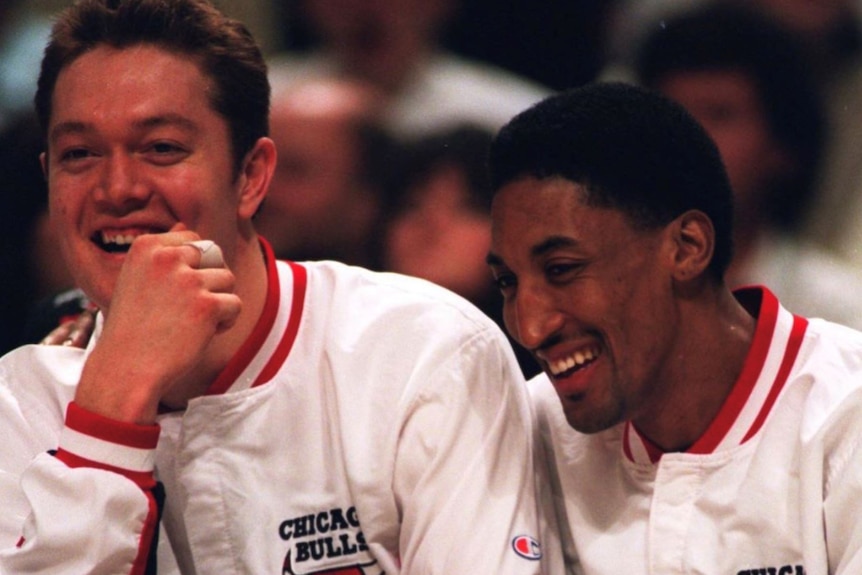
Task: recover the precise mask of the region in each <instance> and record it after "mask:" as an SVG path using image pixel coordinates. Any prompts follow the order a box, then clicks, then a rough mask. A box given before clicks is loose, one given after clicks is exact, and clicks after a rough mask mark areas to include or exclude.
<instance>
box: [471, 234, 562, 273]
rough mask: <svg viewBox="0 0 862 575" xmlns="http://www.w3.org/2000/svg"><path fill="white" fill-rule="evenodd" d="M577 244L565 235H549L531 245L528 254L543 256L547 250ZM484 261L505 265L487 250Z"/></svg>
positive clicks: (490, 263)
mask: <svg viewBox="0 0 862 575" xmlns="http://www.w3.org/2000/svg"><path fill="white" fill-rule="evenodd" d="M577 245H578V240H576V239H573V238H570V237H567V236H551V237H549V238H546V239H545V240H543V241H542V242H541V243H539V244H537V245H535V246H533V248H532V249H531V250H530V255H531V256H532V257H534V258H536V257H539V256H543V255H545V254H546V253H548V252H551V251H553V250H555V249H558V248H563V247H566V248H570V247H575V246H577ZM485 263H486V264H488V265H489V266H501V265H505V264H504V263H503V258H501V257H500V256H498V255H497V254H495V253H494V252H488V255H487V256H485Z"/></svg>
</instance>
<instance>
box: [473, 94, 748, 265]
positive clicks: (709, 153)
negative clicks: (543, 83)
mask: <svg viewBox="0 0 862 575" xmlns="http://www.w3.org/2000/svg"><path fill="white" fill-rule="evenodd" d="M489 167H490V173H491V184H492V187H493V189H494V190H499V189H500V188H502V187H503V186H505V185H506V184H508V183H510V182H513V181H515V180H518V179H521V178H524V177H533V178H537V179H548V178H554V177H561V178H564V179H566V180H569V181H571V182H573V183H576V184H580V185H581V186H583V187H584V188H585V191H586V194H587V199H586V201H587V202H588V204H589V205H592V206H596V207H603V208H611V209H616V210H620V211H622V212H623V213H625V214H626V215H627V217H629V219H630V221H631V222H632V223H633V224H634V225H637V226H641V227H643V228H645V229H648V228H656V227H661V226H664V225H666V224H668V223H670V222H671V221H672V220H673V219H674V218H676V217H678V216H680V215H681V214H683V213H685V212H686V211H688V210H699V211H701V212H703V213H704V214H706V215H707V216H708V217H709V219H710V220H711V221H712V225H713V228H714V230H715V244H716V245H715V251H714V254H713V257H712V260H711V262H710V272H711V274H712V275H713V277H714V279H717V280H721V278H722V277H723V275H724V272H725V270H726V269H727V266H728V264H729V263H730V260H731V256H732V252H733V242H732V239H731V236H732V218H733V199H732V192H731V187H730V182H729V180H728V177H727V173H726V172H725V169H724V164H723V163H722V161H721V156H720V155H719V152H718V149H717V148H716V146H715V144H714V143H713V141H712V140H711V139H710V137H709V135H708V134H707V133H706V131H705V130H704V129H703V128H702V127H701V126H700V124H698V122H697V121H696V120H695V119H694V118H693V117H692V116H691V115H690V114H689V113H688V112H686V111H685V109H683V108H682V106H680V105H678V104H676V103H675V102H672V101H671V100H669V99H668V98H665V97H664V96H662V95H660V94H658V93H656V92H653V91H652V90H648V89H646V88H641V87H637V86H634V85H630V84H625V83H618V82H611V83H601V82H600V83H593V84H588V85H586V86H582V87H579V88H575V89H572V90H568V91H565V92H562V93H559V94H556V95H553V96H550V97H548V98H546V99H545V100H543V101H541V102H539V103H537V104H535V105H534V106H532V107H530V108H528V109H527V110H525V111H523V112H521V113H520V114H518V115H517V116H515V117H514V118H513V119H512V120H510V121H509V123H508V124H506V125H505V126H504V127H503V128H502V129H501V130H500V131H499V132H498V134H497V135H496V137H495V138H494V141H493V142H492V144H491V150H490V156H489Z"/></svg>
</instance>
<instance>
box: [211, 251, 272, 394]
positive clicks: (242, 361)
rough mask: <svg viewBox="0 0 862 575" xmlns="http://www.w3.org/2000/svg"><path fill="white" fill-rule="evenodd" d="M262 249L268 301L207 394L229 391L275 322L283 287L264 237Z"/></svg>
mask: <svg viewBox="0 0 862 575" xmlns="http://www.w3.org/2000/svg"><path fill="white" fill-rule="evenodd" d="M259 241H260V246H261V249H262V250H263V256H264V260H265V262H266V276H267V287H266V301H265V302H264V304H263V312H262V313H261V314H260V318H259V319H258V320H257V324H256V325H255V326H254V329H253V330H252V332H251V335H249V337H248V339H246V340H245V341H244V342H243V344H242V346H240V348H239V350H238V351H237V352H236V353H235V354H234V356H233V357H232V358H231V359H230V361H229V362H228V364H227V365H226V366H225V368H224V369H223V370H222V372H221V373H220V374H219V376H218V377H217V378H216V380H215V381H214V382H213V383H212V385H210V387H209V389H208V390H207V392H206V395H219V394H222V393H224V392H225V391H227V390H228V389H229V388H230V386H231V385H233V382H234V381H236V379H237V378H238V377H239V376H240V374H241V373H242V372H243V371H245V369H246V368H247V367H248V365H249V363H251V361H252V359H254V356H255V354H256V353H257V351H258V350H259V349H260V347H261V345H263V342H264V341H265V340H266V338H267V336H268V335H269V332H270V330H272V326H273V324H274V323H275V317H276V314H277V313H278V304H279V298H280V294H281V288H280V286H279V282H278V271H277V270H276V265H275V256H274V255H273V252H272V247H270V245H269V243H268V242H267V241H266V240H264V239H263V238H259Z"/></svg>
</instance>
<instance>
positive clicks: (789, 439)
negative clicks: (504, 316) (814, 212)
mask: <svg viewBox="0 0 862 575" xmlns="http://www.w3.org/2000/svg"><path fill="white" fill-rule="evenodd" d="M736 295H737V297H738V298H739V299H740V301H742V302H743V303H744V304H746V307H747V308H748V309H749V311H750V312H752V313H753V314H754V315H755V316H756V317H757V327H756V331H755V335H754V339H753V343H752V347H751V350H750V352H749V354H748V357H747V358H746V361H745V364H744V367H743V371H742V373H741V375H740V377H739V379H738V381H737V382H736V384H735V386H734V388H733V390H732V391H731V393H730V395H729V396H728V398H727V400H726V401H725V404H724V406H723V407H722V408H721V410H720V412H719V414H718V415H717V417H716V418H715V420H714V421H713V422H712V423H711V424H710V426H709V427H708V429H707V430H706V432H705V433H704V434H703V436H702V437H701V438H700V439H699V440H698V441H697V442H696V443H695V444H694V445H693V446H692V447H691V448H690V449H689V450H688V451H687V452H685V453H661V452H660V451H659V450H658V449H657V448H656V447H655V446H654V445H651V444H650V442H649V441H648V440H646V439H645V438H643V437H641V436H640V435H639V434H638V432H637V429H635V428H634V427H633V426H632V425H631V424H630V423H626V424H622V425H619V426H617V427H614V428H612V429H610V430H607V431H605V432H601V433H598V434H595V435H584V434H580V433H578V432H576V431H574V430H573V429H571V427H569V425H568V424H567V422H566V419H565V417H564V415H563V413H562V410H561V408H560V402H559V399H558V398H557V396H556V393H555V392H554V390H553V388H552V387H551V383H550V382H549V381H548V379H547V378H546V377H544V376H539V377H537V378H534V379H533V380H531V382H530V388H531V393H532V394H533V398H534V400H535V405H536V408H537V412H538V413H537V417H538V418H539V427H540V432H541V434H542V436H543V439H544V441H545V442H546V443H547V444H548V445H549V446H550V447H549V450H550V451H549V452H550V453H552V454H553V455H552V457H551V458H550V465H551V468H552V469H553V470H554V471H553V475H554V483H555V497H556V499H557V502H556V506H557V510H558V511H559V513H560V521H561V525H563V531H564V532H565V534H564V539H565V543H564V545H565V547H567V554H568V562H569V564H570V565H571V566H572V567H571V569H572V572H574V573H584V574H588V575H596V574H614V575H618V574H620V573H626V574H627V575H639V574H646V573H650V574H655V575H658V574H660V575H673V574H677V573H680V574H681V573H686V574H694V573H698V574H719V573H721V574H726V575H761V574H763V575H803V574H807V575H825V574H827V573H831V574H847V575H856V574H858V573H862V521H860V509H862V451H860V449H862V389H860V388H862V333H859V332H856V331H853V330H851V329H849V328H845V327H842V326H839V325H837V324H833V323H828V322H825V321H823V320H806V319H804V318H802V317H798V316H794V315H792V314H790V313H789V312H788V311H787V310H785V309H784V308H782V307H781V306H780V305H779V303H778V300H777V299H776V298H775V296H774V295H773V294H772V293H771V292H769V291H768V290H766V289H763V288H759V289H754V290H748V291H744V292H737V294H736Z"/></svg>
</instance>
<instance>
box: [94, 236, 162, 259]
mask: <svg viewBox="0 0 862 575" xmlns="http://www.w3.org/2000/svg"><path fill="white" fill-rule="evenodd" d="M145 233H159V232H156V231H151V232H136V233H124V234H121V233H112V232H106V231H101V232H96V233H95V234H93V236H92V237H91V238H90V239H91V241H92V242H93V243H94V244H96V245H97V246H98V247H99V249H100V250H102V251H104V252H107V253H109V254H124V253H126V252H128V251H129V248H130V247H132V242H134V241H135V239H136V238H137V237H138V236H142V235H144V234H145Z"/></svg>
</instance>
